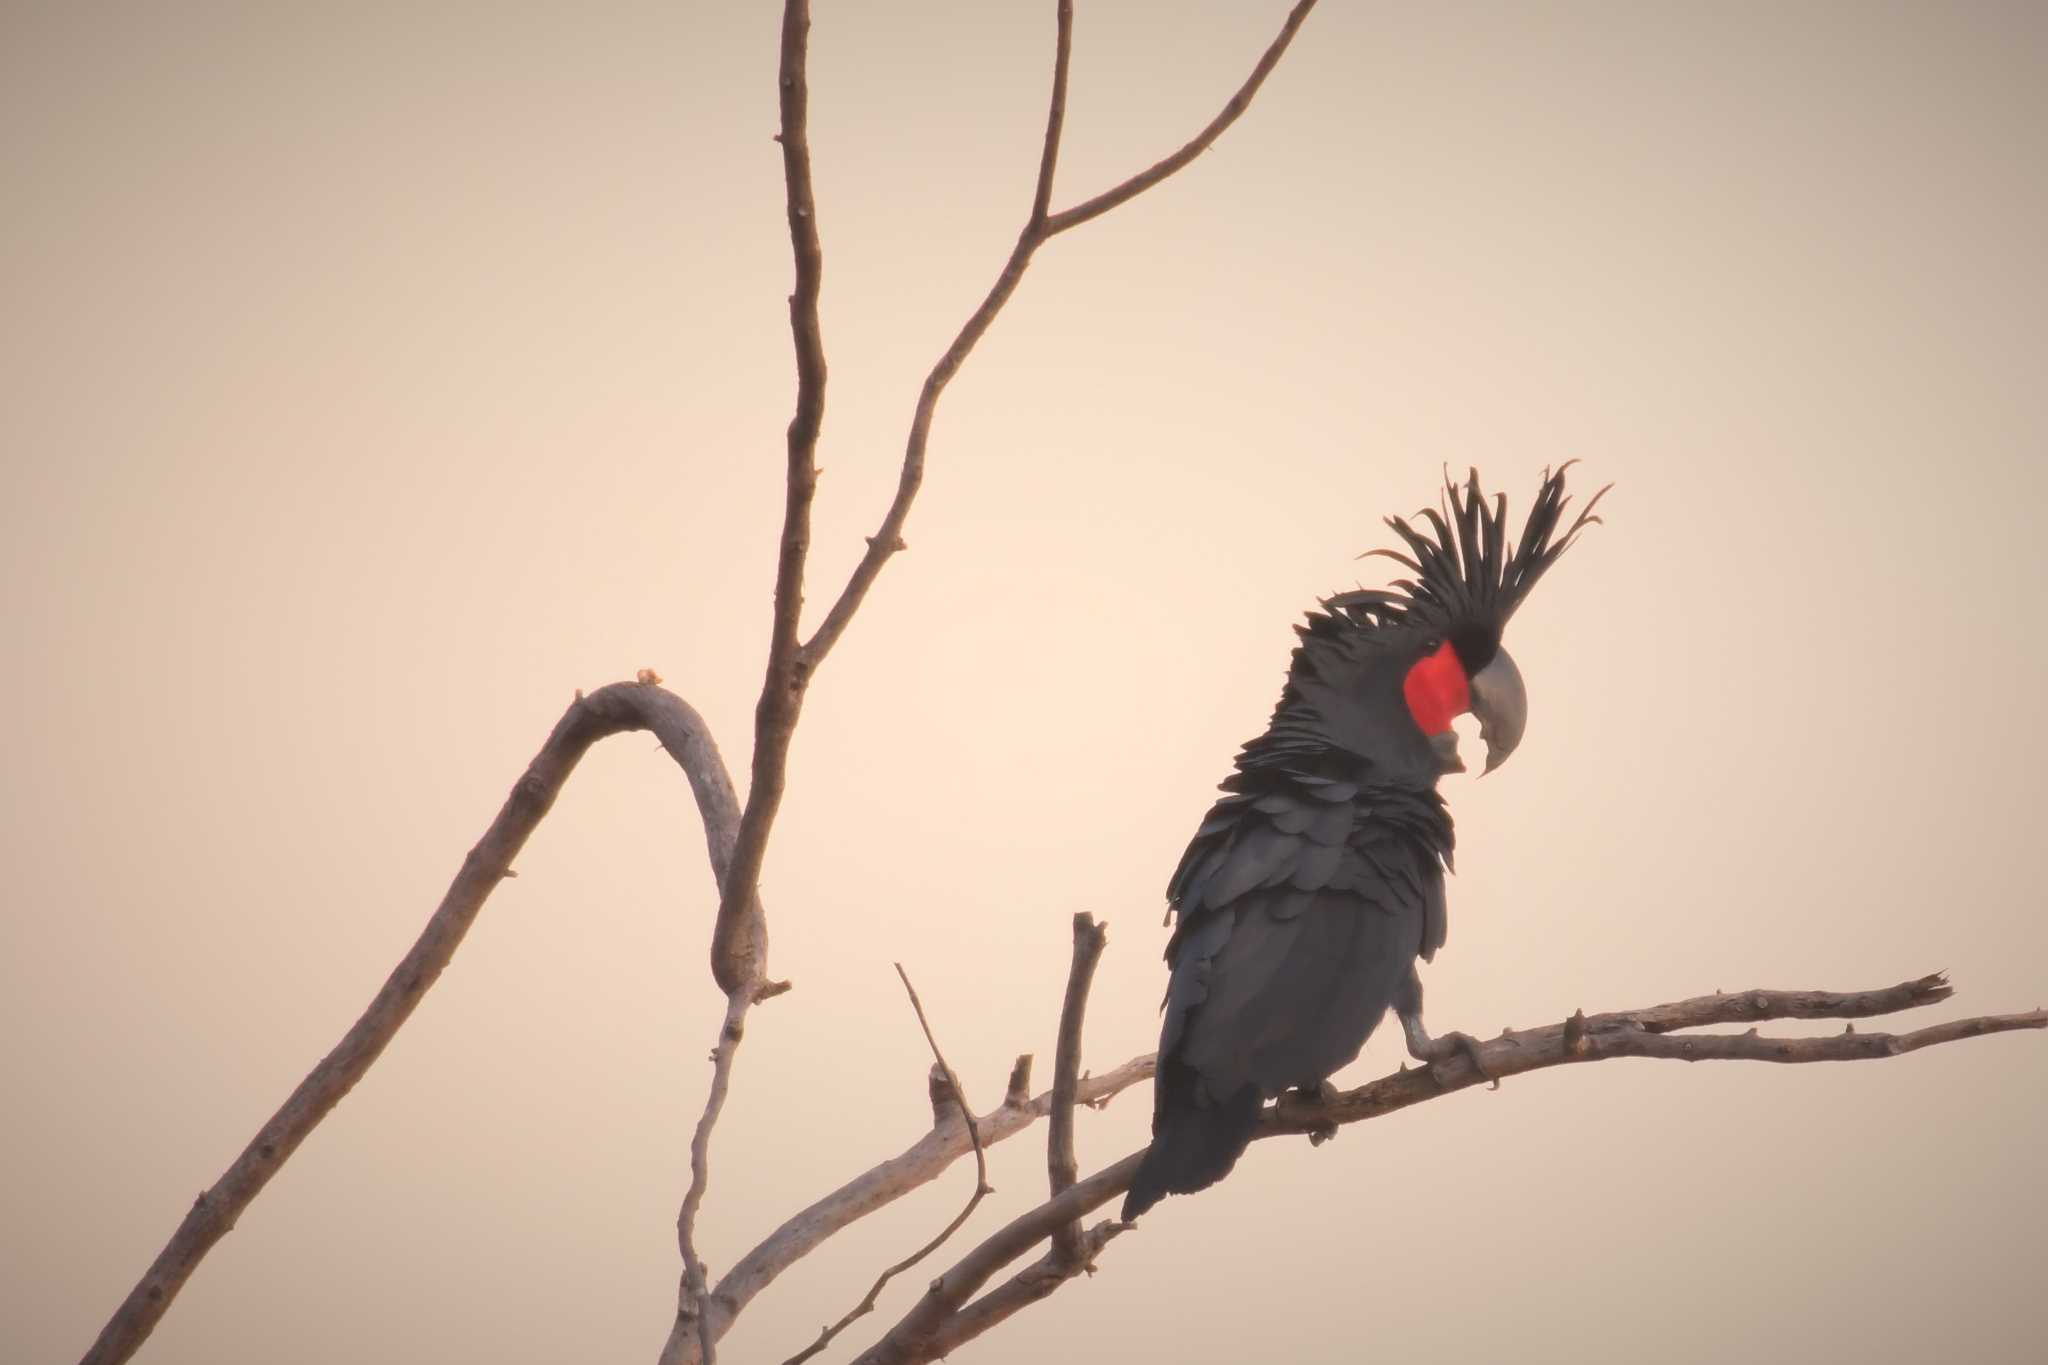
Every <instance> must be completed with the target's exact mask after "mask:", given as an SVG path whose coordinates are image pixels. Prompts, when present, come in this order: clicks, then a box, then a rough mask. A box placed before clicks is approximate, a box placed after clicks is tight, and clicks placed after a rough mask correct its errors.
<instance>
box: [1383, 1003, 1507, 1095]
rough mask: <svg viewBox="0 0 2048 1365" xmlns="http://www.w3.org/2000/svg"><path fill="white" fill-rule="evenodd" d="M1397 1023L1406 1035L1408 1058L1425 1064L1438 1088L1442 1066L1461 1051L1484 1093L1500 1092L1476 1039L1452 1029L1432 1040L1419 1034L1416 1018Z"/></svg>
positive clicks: (1498, 1083) (1497, 1077)
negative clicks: (1480, 1078) (1483, 1084)
mask: <svg viewBox="0 0 2048 1365" xmlns="http://www.w3.org/2000/svg"><path fill="white" fill-rule="evenodd" d="M1401 1023H1402V1026H1403V1029H1404V1031H1405V1032H1406V1033H1407V1034H1408V1055H1409V1056H1411V1057H1413V1058H1415V1060H1416V1061H1418V1062H1428V1063H1429V1077H1430V1079H1431V1080H1433V1081H1435V1082H1436V1083H1437V1085H1438V1086H1439V1087H1441V1086H1442V1085H1443V1084H1444V1076H1443V1070H1442V1067H1443V1064H1444V1063H1445V1062H1448V1061H1449V1060H1451V1058H1452V1057H1453V1056H1455V1055H1457V1054H1458V1053H1461V1052H1462V1053H1463V1054H1465V1059H1466V1060H1467V1061H1469V1062H1471V1063H1472V1069H1473V1070H1474V1071H1476V1072H1478V1073H1479V1074H1480V1075H1482V1076H1484V1077H1486V1081H1487V1085H1486V1088H1487V1089H1488V1090H1498V1089H1500V1077H1499V1076H1496V1075H1495V1074H1494V1073H1493V1069H1492V1068H1491V1067H1489V1066H1487V1064H1486V1059H1485V1057H1484V1056H1483V1055H1482V1054H1481V1053H1480V1050H1479V1040H1478V1039H1477V1038H1474V1037H1473V1036H1472V1035H1471V1034H1469V1033H1459V1032H1457V1031H1456V1030H1453V1031H1452V1032H1450V1033H1446V1034H1442V1035H1440V1036H1438V1037H1435V1038H1432V1037H1430V1036H1429V1035H1428V1034H1427V1033H1425V1032H1423V1029H1422V1021H1421V1020H1419V1019H1412V1020H1411V1019H1403V1020H1402V1021H1401Z"/></svg>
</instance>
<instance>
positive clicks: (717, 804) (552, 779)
mask: <svg viewBox="0 0 2048 1365" xmlns="http://www.w3.org/2000/svg"><path fill="white" fill-rule="evenodd" d="M650 676H651V675H650ZM628 730H652V731H653V732H654V733H655V734H656V735H658V736H659V737H660V738H661V743H662V747H663V748H665V749H666V750H668V752H669V754H670V756H671V757H673V758H674V759H675V760H676V762H677V763H678V764H680V765H681V766H682V768H683V771H684V772H685V773H686V774H688V776H689V779H690V788H691V790H692V791H693V792H694V793H695V794H696V797H697V808H698V810H699V811H700V812H701V813H702V814H703V817H704V833H705V840H706V842H707V844H708V845H709V847H710V853H711V866H712V871H713V873H714V875H715V876H717V877H719V878H720V879H721V881H722V879H723V877H724V874H725V871H726V866H727V862H728V859H729V858H730V856H731V852H732V848H733V843H734V840H735V838H736V835H737V830H738V825H739V808H738V803H737V802H736V801H735V800H734V798H733V792H732V781H731V779H730V778H729V777H728V776H727V775H726V771H725V764H724V761H723V760H721V759H720V758H719V756H718V747H717V745H716V744H714V743H713V742H712V739H711V734H710V732H709V731H708V730H707V729H706V728H705V726H704V721H703V718H702V717H700V716H699V715H698V714H697V713H696V712H695V711H694V710H692V709H691V708H690V706H689V705H688V704H687V703H685V702H684V701H683V700H682V698H680V697H677V696H675V695H674V694H673V693H670V692H666V691H663V690H662V689H661V688H659V687H656V686H653V685H652V684H651V683H613V684H612V685H611V686H609V687H605V688H602V689H600V690H599V691H596V692H593V693H591V694H590V695H589V696H587V697H586V696H582V695H580V694H579V695H578V696H577V698H576V700H575V701H574V702H572V703H571V704H570V706H569V709H568V710H567V711H565V712H564V713H563V715H562V718H561V720H559V721H558V722H556V724H555V728H554V730H553V731H552V732H551V733H550V734H549V735H548V738H547V742H546V743H545V744H543V745H542V746H541V749H540V752H539V753H538V754H536V755H534V758H533V761H532V762H531V763H529V764H527V767H526V772H525V773H524V774H523V775H522V776H521V777H520V779H519V780H518V781H517V782H516V783H514V784H513V787H512V794H511V795H510V796H508V797H506V798H505V804H504V806H503V807H501V808H500V809H499V811H498V816H497V818H496V819H495V820H493V821H491V824H490V828H489V829H487V830H485V831H484V835H483V838H481V839H479V840H478V841H477V843H476V846H475V847H474V848H472V849H470V851H469V855H468V856H467V857H466V858H464V859H463V860H462V867H461V869H460V870H459V871H457V872H456V874H455V880H454V881H453V882H451V883H450V884H449V887H448V891H447V894H445V895H444V896H442V898H441V904H440V906H439V907H438V908H436V909H435V911H434V913H433V916H432V918H430V919H429V920H428V921H427V925H426V928H424V929H422V930H421V931H420V936H419V939H418V940H417V941H416V942H415V943H414V944H413V946H412V948H411V950H410V951H408V952H407V953H406V955H405V956H404V957H403V958H402V959H400V961H399V963H398V966H397V967H395V968H394V969H392V972H391V975H390V976H389V977H388V978H387V979H386V980H385V982H384V985H383V987H382V988H381V989H380V990H378V992H377V994H376V997H375V998H374V999H372V1000H371V1001H370V1004H369V1006H368V1008H366V1009H365V1010H364V1011H363V1013H362V1015H361V1017H360V1018H358V1019H357V1020H356V1022H355V1023H354V1025H352V1026H351V1027H350V1028H349V1030H348V1032H347V1033H345V1034H343V1035H342V1038H341V1041H340V1042H339V1043H337V1044H335V1046H334V1050H333V1051H331V1052H329V1053H328V1054H327V1055H326V1056H325V1057H323V1058H322V1059H321V1060H320V1063H319V1065H317V1066H315V1067H314V1068H313V1070H312V1071H311V1072H310V1073H308V1074H307V1076H306V1078H305V1079H304V1080H302V1081H300V1082H299V1084H298V1086H297V1088H296V1089H294V1090H293V1091H292V1093H291V1095H290V1096H289V1097H288V1098H287V1099H286V1100H285V1102H284V1103H283V1104H282V1105H281V1106H279V1108H278V1110H277V1112H276V1113H275V1114H272V1115H271V1116H270V1119H269V1121H268V1122H266V1123H265V1124H264V1125H263V1127H262V1128H260V1129H258V1130H257V1133H256V1136H255V1137H253V1138H251V1139H250V1141H249V1145H248V1146H247V1147H244V1148H243V1149H242V1154H241V1155H240V1156H238V1157H237V1158H235V1162H234V1164H233V1165H231V1166H229V1167H228V1169H227V1172H226V1173H225V1174H223V1175H222V1176H221V1178H220V1179H219V1180H216V1181H215V1182H214V1183H213V1185H212V1187H211V1188H209V1189H208V1190H206V1191H205V1192H204V1193H202V1194H201V1195H200V1196H199V1198H198V1199H197V1201H195V1202H194V1203H193V1205H192V1208H191V1210H190V1211H189V1212H187V1213H186V1215H185V1217H184V1220H183V1221H182V1222H180V1223H179V1224H178V1229H177V1231H176V1232H174V1233H173V1234H172V1235H171V1240H170V1241H169V1242H168V1243H166V1244H165V1246H164V1249H163V1250H162V1251H161V1252H159V1253H158V1254H157V1258H156V1260H155V1262H154V1263H153V1264H151V1266H150V1267H149V1270H148V1271H147V1272H146V1273H145V1274H144V1275H143V1277H142V1278H141V1280H139V1281H137V1283H136V1285H135V1287H134V1288H133V1289H131V1290H130V1291H129V1292H128V1297H127V1298H126V1299H125V1300H123V1301H122V1303H121V1306H120V1307H119V1308H118V1309H116V1310H115V1312H114V1315H113V1317H112V1318H110V1319H109V1320H108V1322H107V1325H106V1326H105V1328H103V1329H102V1330H101V1332H100V1335H99V1338H98V1340H96V1341H95V1342H94V1343H93V1345H92V1349H91V1350H89V1351H87V1352H86V1353H85V1356H84V1362H85V1365H114V1362H118V1361H124V1360H127V1359H128V1358H129V1357H130V1356H132V1355H133V1354H134V1353H135V1351H136V1350H137V1348H139V1347H140V1346H141V1345H142V1343H143V1341H144V1340H146V1339H147V1338H148V1336H149V1334H150V1332H151V1331H152V1330H154V1329H155V1327H156V1324H157V1323H158V1321H159V1320H161V1319H162V1317H163V1315H164V1313H165V1312H166V1311H168V1310H169V1308H170V1306H171V1302H172V1301H173V1300H174V1299H176V1298H177V1296H178V1291H179V1290H181V1289H183V1288H184V1286H185V1282H186V1281H187V1280H189V1279H190V1278H191V1277H192V1272H193V1271H195V1270H196V1269H198V1267H199V1263H200V1261H201V1260H203V1259H205V1256H206V1253H207V1252H208V1251H210V1250H212V1248H213V1246H214V1244H215V1243H216V1242H218V1241H219V1240H220V1239H221V1238H222V1237H223V1236H225V1235H226V1234H227V1233H228V1231H229V1230H230V1229H232V1228H233V1227H234V1225H235V1221H236V1220H237V1219H238V1218H240V1217H241V1215H242V1211H243V1210H244V1209H246V1208H248V1206H249V1204H250V1202H251V1201H252V1200H254V1199H255V1198H256V1196H257V1195H258V1194H260V1193H262V1191H263V1187H264V1186H265V1185H267V1184H269V1183H270V1179H271V1177H272V1176H274V1175H276V1174H277V1173H278V1171H279V1170H280V1169H281V1168H282V1167H283V1166H284V1163H285V1162H286V1161H288V1160H290V1159H291V1155H292V1153H293V1152H295V1151H297V1150H298V1147H299V1144H300V1143H302V1142H304V1141H305V1140H306V1137H307V1135H308V1134H309V1133H311V1132H312V1131H313V1129H314V1128H316V1127H318V1126H319V1123H320V1121H321V1120H322V1119H324V1118H326V1117H327V1115H328V1113H329V1112H330V1111H332V1110H333V1108H334V1106H335V1105H337V1104H339V1103H340V1102H341V1099H342V1097H343V1096H344V1095H346V1094H348V1092H349V1091H350V1090H352V1089H353V1088H354V1087H355V1085H356V1082H358V1081H360V1080H361V1079H362V1078H363V1075H364V1073H365V1072H367V1071H368V1070H369V1069H370V1064H371V1063H373V1062H375V1061H376V1060H377V1058H378V1056H379V1055H380V1054H381V1053H382V1052H383V1051H384V1048H385V1046H386V1045H387V1044H389V1043H390V1041H391V1039H392V1038H393V1037H394V1036H395V1035H396V1034H397V1032H398V1030H399V1027H400V1026H401V1025H403V1024H404V1023H405V1021H406V1020H407V1019H408V1018H410V1017H411V1016H412V1012H413V1010H414V1009H415V1008H416V1007H417V1006H418V1005H419V1002H420V999H421V997H423V996H424V995H425V994H426V993H427V989H428V988H429V987H430V986H432V985H433V984H434V982H435V980H436V979H437V978H439V976H440V975H441V972H442V970H443V969H444V968H445V967H447V965H448V962H449V959H451V958H452V957H453V956H454V955H455V950H456V948H457V947H459V946H460V945H461V943H462V939H463V936H464V935H465V934H466V933H468V932H469V926H470V925H471V924H472V923H474V922H475V920H476V917H477V914H478V912H479V911H481V910H482V909H483V905H484V902H485V901H486V900H488V899H489V898H490V894H491V892H492V891H494V890H496V889H497V887H498V883H500V882H501V881H503V880H504V879H505V878H507V877H509V876H511V875H513V873H512V860H513V859H514V858H516V857H518V856H519V851H520V849H522V848H524V847H525V845H526V840H527V838H528V836H530V835H531V834H532V833H533V831H534V828H535V827H536V826H538V825H539V824H540V822H541V819H542V817H544V816H545V815H546V814H547V813H548V810H549V808H550V807H552V806H553V805H554V803H555V797H556V796H557V795H559V794H560V792H561V790H562V786H563V784H564V783H566V782H567V781H568V780H569V774H570V773H572V772H574V771H575V769H576V764H577V762H578V761H579V760H581V759H582V757H583V755H584V753H585V752H586V751H587V750H588V749H589V748H590V746H591V745H593V744H595V743H596V742H597V741H598V740H600V739H604V738H605V737H607V736H609V735H616V734H619V733H621V732H623V731H628Z"/></svg>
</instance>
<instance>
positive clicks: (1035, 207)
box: [803, 0, 1074, 668]
mask: <svg viewBox="0 0 2048 1365" xmlns="http://www.w3.org/2000/svg"><path fill="white" fill-rule="evenodd" d="M1073 42H1074V7H1073V4H1072V3H1071V0H1059V3H1058V6H1057V9H1056V12H1055V37H1054V48H1053V69H1052V99H1051V102H1050V107H1049V109H1048V110H1047V113H1046V117H1045V140H1044V142H1043V144H1042V145H1041V147H1040V151H1039V157H1038V179H1037V181H1036V182H1035V183H1034V185H1033V187H1032V193H1031V204H1032V208H1031V215H1030V217H1029V218H1028V219H1026V221H1025V223H1024V229H1023V231H1022V232H1020V233H1018V234H1017V245H1016V246H1014V247H1012V248H1011V250H1010V258H1009V259H1008V260H1007V261H1004V262H1003V268H1002V269H1001V270H1000V271H999V272H997V274H996V282H995V283H994V284H993V285H991V286H990V287H989V291H988V296H987V297H986V298H984V299H983V300H982V301H981V306H980V307H978V308H976V309H975V310H974V312H973V313H972V314H970V315H969V316H968V319H967V321H966V322H965V323H963V324H962V325H961V327H960V332H959V334H958V335H957V336H955V337H954V338H953V344H952V345H950V346H948V347H947V348H946V352H945V354H944V355H942V356H940V357H939V361H938V363H937V364H936V365H934V366H932V369H931V373H930V374H928V375H926V376H925V380H924V387H923V388H922V389H921V390H919V392H918V395H917V407H916V409H915V410H914V411H913V412H912V414H911V418H910V436H909V438H908V440H906V442H905V443H904V449H903V468H902V470H901V472H900V473H898V475H897V476H896V496H895V497H894V498H893V499H892V500H891V501H890V503H889V510H888V511H887V512H886V513H884V514H883V516H882V525H881V528H880V529H879V530H877V531H876V532H875V534H873V535H871V536H869V537H868V548H867V553H866V554H864V555H862V556H861V560H860V563H859V564H857V565H855V566H854V570H853V574H852V576H851V577H849V578H848V579H847V581H846V586H845V587H844V588H842V589H841V590H840V593H839V599H838V600H837V601H836V602H834V603H833V604H832V609H831V610H830V611H828V612H826V613H825V619H824V620H823V621H822V622H821V623H819V626H818V629H817V630H816V632H814V633H813V634H812V636H811V638H810V639H809V640H807V641H805V642H804V647H803V658H804V661H805V662H806V663H807V664H809V665H810V666H811V667H813V668H815V667H817V665H818V664H819V663H820V662H822V661H823V660H824V658H825V656H826V655H827V654H829V653H830V652H831V651H832V646H833V645H835V644H837V643H838V642H839V637H840V635H841V634H843V633H844V632H845V630H846V626H847V623H848V622H850V621H851V620H853V614H854V613H855V612H856V611H858V610H860V604H861V602H862V601H863V600H864V599H865V598H866V597H867V595H868V589H869V588H871V587H873V586H874V582H875V579H876V578H877V577H879V576H880V574H881V572H882V566H883V565H884V564H887V563H888V562H889V559H890V557H891V556H893V555H894V554H895V553H896V552H897V551H898V550H901V549H904V548H906V547H905V546H904V543H903V526H904V523H905V522H906V521H908V520H909V518H910V504H911V503H913V502H915V501H916V500H917V490H918V488H919V487H920V486H921V485H922V484H923V483H924V460H925V445H926V443H927V442H928V441H929V440H930V439H931V430H932V413H933V412H934V411H935V410H936V409H937V408H938V405H939V395H940V394H942V393H944V392H945V391H946V385H947V384H949V383H951V382H952V379H953V376H954V375H955V374H956V373H958V371H959V369H960V366H961V365H962V364H964V363H965V362H966V360H967V357H968V354H969V353H970V352H972V351H973V350H974V346H975V343H976V342H978V341H980V340H981V338H982V334H983V333H985V332H987V331H988V329H989V324H990V323H992V322H994V321H995V320H996V314H997V313H999V312H1001V311H1002V309H1003V305H1004V304H1006V303H1008V302H1009V301H1010V295H1012V294H1014V293H1016V292H1017V285H1018V283H1019V282H1020V281H1021V280H1023V278H1024V271H1025V268H1026V267H1027V266H1029V265H1030V264H1031V256H1032V253H1033V252H1035V251H1037V250H1038V245H1039V243H1041V242H1043V241H1044V240H1045V238H1046V230H1045V222H1046V220H1045V213H1044V207H1045V205H1046V204H1047V203H1049V202H1050V201H1051V199H1052V177H1053V170H1054V168H1055V167H1056V166H1057V165H1058V163H1059V148H1060V135H1061V132H1062V129H1063V128H1064V127H1065V124H1066V114H1067V66H1068V58H1069V55H1070V54H1071V52H1072V50H1073Z"/></svg>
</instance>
